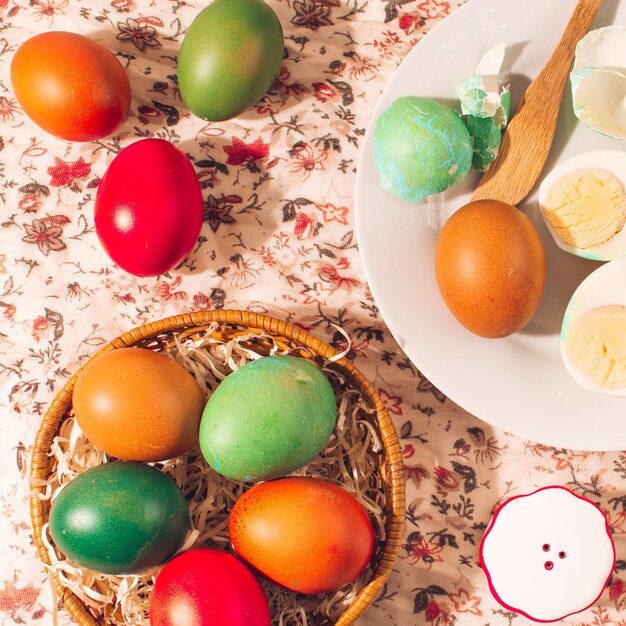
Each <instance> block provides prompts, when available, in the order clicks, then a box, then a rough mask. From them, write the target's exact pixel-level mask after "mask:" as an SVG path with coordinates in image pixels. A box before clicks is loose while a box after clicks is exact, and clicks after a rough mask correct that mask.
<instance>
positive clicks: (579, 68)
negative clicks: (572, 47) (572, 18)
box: [570, 25, 626, 139]
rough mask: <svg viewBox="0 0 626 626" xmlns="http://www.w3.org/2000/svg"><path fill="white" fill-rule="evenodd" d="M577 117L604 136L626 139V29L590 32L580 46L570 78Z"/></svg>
mask: <svg viewBox="0 0 626 626" xmlns="http://www.w3.org/2000/svg"><path fill="white" fill-rule="evenodd" d="M570 80H571V83H572V100H573V103H574V113H575V115H576V117H578V119H580V120H581V121H582V122H583V123H584V124H586V125H587V126H589V127H590V128H593V130H596V131H598V132H600V133H602V134H604V135H608V136H609V137H615V138H617V139H625V138H626V28H624V27H622V26H616V25H613V26H605V27H604V28H598V29H596V30H592V31H589V32H588V33H587V34H586V35H585V36H584V37H583V38H582V39H581V40H580V41H579V42H578V44H577V46H576V56H575V59H574V67H573V69H572V72H571V74H570Z"/></svg>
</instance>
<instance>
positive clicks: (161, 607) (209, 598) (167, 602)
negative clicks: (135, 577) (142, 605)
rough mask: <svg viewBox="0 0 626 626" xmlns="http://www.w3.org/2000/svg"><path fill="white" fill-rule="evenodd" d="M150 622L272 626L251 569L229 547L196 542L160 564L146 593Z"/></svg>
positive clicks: (191, 625) (190, 625)
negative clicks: (217, 546)
mask: <svg viewBox="0 0 626 626" xmlns="http://www.w3.org/2000/svg"><path fill="white" fill-rule="evenodd" d="M150 625H151V626H270V610H269V606H268V603H267V599H266V597H265V593H264V591H263V588H262V587H261V585H260V584H259V582H258V581H257V579H256V578H255V577H254V574H253V573H252V572H251V571H250V570H249V569H248V568H247V567H246V566H245V565H244V564H243V563H241V561H239V560H238V559H236V558H235V557H234V556H232V555H231V554H228V553H227V552H222V551H221V550H214V549H209V548H197V549H195V550H189V551H187V552H183V553H182V554H179V555H178V556H177V557H175V558H174V559H172V560H171V561H170V562H169V563H167V564H166V565H165V567H163V569H162V570H161V571H160V572H159V575H158V576H157V579H156V582H155V583H154V587H153V589H152V593H151V594H150Z"/></svg>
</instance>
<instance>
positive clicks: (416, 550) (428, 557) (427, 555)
mask: <svg viewBox="0 0 626 626" xmlns="http://www.w3.org/2000/svg"><path fill="white" fill-rule="evenodd" d="M403 548H404V549H405V550H406V552H407V554H408V556H409V562H410V563H411V565H417V564H418V563H425V564H426V568H427V569H430V568H431V567H432V564H433V563H443V559H442V558H441V557H440V556H439V553H440V552H441V551H442V550H443V546H442V545H440V544H439V543H438V542H433V543H429V542H428V541H427V540H426V538H425V537H424V535H422V534H421V533H420V532H419V531H416V532H412V533H409V536H408V537H407V543H405V544H404V546H403Z"/></svg>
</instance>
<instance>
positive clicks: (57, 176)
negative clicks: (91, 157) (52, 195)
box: [48, 157, 91, 191]
mask: <svg viewBox="0 0 626 626" xmlns="http://www.w3.org/2000/svg"><path fill="white" fill-rule="evenodd" d="M90 173H91V163H86V162H85V161H84V159H83V157H80V158H79V159H78V161H74V162H71V161H70V162H66V161H63V160H62V159H59V157H54V167H49V168H48V174H50V176H51V179H50V184H51V185H52V186H53V187H65V186H68V187H70V189H72V190H73V191H80V188H79V187H78V186H77V184H76V181H77V180H84V179H85V178H87V176H89V174H90Z"/></svg>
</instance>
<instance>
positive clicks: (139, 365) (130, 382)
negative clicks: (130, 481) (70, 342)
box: [72, 348, 205, 462]
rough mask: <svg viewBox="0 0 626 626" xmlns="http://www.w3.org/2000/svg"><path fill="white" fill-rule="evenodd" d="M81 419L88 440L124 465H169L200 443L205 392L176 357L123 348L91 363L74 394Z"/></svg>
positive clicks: (77, 415) (76, 410)
mask: <svg viewBox="0 0 626 626" xmlns="http://www.w3.org/2000/svg"><path fill="white" fill-rule="evenodd" d="M72 401H73V407H74V414H75V417H76V420H77V421H78V424H79V426H80V427H81V429H82V430H83V432H84V433H85V435H86V436H87V438H88V439H89V440H90V441H91V442H92V443H93V444H94V445H95V446H97V447H98V448H100V449H102V450H104V451H105V452H106V453H107V454H109V455H111V456H114V457H116V458H118V459H123V460H125V461H148V462H150V461H164V460H165V459H170V458H173V457H175V456H178V455H180V454H183V453H184V452H187V451H188V450H189V449H190V448H192V447H194V446H195V445H196V443H197V441H198V429H199V424H200V416H201V415H202V410H203V408H204V404H205V398H204V393H203V391H202V389H201V388H200V386H199V385H198V383H197V382H196V380H195V379H194V378H193V376H192V375H191V374H190V373H189V372H187V371H186V370H185V369H184V368H183V367H181V366H180V365H179V364H178V363H176V362H175V361H174V360H173V359H172V358H170V357H168V356H166V355H164V354H160V353H158V352H154V351H152V350H147V349H145V348H120V349H118V350H111V351H110V352H105V353H104V354H101V355H100V356H98V357H96V358H95V359H93V360H91V361H89V362H88V363H87V364H86V365H85V366H84V367H83V368H82V369H81V370H80V371H79V373H78V375H77V380H76V383H75V386H74V392H73V397H72Z"/></svg>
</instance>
